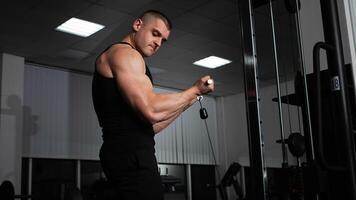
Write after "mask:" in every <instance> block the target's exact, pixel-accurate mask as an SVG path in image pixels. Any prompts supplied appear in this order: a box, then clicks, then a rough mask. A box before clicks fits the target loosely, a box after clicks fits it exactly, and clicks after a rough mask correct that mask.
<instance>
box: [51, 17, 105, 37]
mask: <svg viewBox="0 0 356 200" xmlns="http://www.w3.org/2000/svg"><path fill="white" fill-rule="evenodd" d="M104 27H105V26H103V25H100V24H96V23H93V22H89V21H86V20H82V19H78V18H75V17H72V18H70V19H69V20H68V21H66V22H64V23H63V24H61V25H60V26H58V27H57V28H56V30H58V31H62V32H65V33H70V34H74V35H78V36H81V37H88V36H90V35H92V34H94V33H96V32H98V31H99V30H101V29H103V28H104Z"/></svg>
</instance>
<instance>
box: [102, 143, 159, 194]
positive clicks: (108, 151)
mask: <svg viewBox="0 0 356 200" xmlns="http://www.w3.org/2000/svg"><path fill="white" fill-rule="evenodd" d="M100 161H101V165H102V167H103V170H104V173H105V175H106V177H107V179H108V181H109V183H110V185H111V188H112V189H114V190H115V199H117V200H142V199H147V200H163V199H164V198H163V188H162V183H161V178H160V175H159V173H158V167H157V161H156V157H155V155H154V149H153V147H152V148H140V149H134V150H127V149H120V148H118V146H117V144H116V145H115V144H109V143H106V142H104V144H103V146H102V147H101V149H100Z"/></svg>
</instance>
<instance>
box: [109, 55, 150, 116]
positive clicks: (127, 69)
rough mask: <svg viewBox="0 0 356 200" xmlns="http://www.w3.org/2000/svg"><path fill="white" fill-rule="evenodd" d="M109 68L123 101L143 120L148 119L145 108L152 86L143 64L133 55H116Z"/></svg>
mask: <svg viewBox="0 0 356 200" xmlns="http://www.w3.org/2000/svg"><path fill="white" fill-rule="evenodd" d="M131 54H132V53H131ZM127 57H129V58H131V59H127ZM125 58H126V59H125ZM110 67H111V69H112V72H113V75H114V78H115V81H116V84H117V87H118V89H119V91H120V92H121V94H122V96H123V97H124V98H125V100H126V101H127V102H128V103H129V105H130V106H131V107H132V108H133V109H134V110H136V111H137V112H138V113H139V114H141V115H142V116H143V117H144V118H146V119H147V118H149V116H148V112H149V110H147V108H148V104H149V101H150V100H149V99H150V96H152V95H153V86H152V83H151V81H150V79H149V78H148V76H146V74H145V65H144V62H143V61H142V60H141V59H140V58H139V57H138V58H135V55H130V54H129V55H126V56H125V57H123V56H122V55H120V54H118V55H116V56H112V60H111V62H110ZM148 120H149V119H148Z"/></svg>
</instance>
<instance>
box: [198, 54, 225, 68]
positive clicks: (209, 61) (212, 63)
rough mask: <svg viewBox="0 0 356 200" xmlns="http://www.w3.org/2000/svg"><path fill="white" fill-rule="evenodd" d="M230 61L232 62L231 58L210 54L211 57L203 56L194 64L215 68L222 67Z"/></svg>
mask: <svg viewBox="0 0 356 200" xmlns="http://www.w3.org/2000/svg"><path fill="white" fill-rule="evenodd" d="M229 63H231V61H230V60H227V59H224V58H220V57H217V56H209V57H206V58H203V59H201V60H198V61H195V62H194V63H193V64H194V65H198V66H201V67H206V68H210V69H215V68H218V67H221V66H223V65H226V64H229Z"/></svg>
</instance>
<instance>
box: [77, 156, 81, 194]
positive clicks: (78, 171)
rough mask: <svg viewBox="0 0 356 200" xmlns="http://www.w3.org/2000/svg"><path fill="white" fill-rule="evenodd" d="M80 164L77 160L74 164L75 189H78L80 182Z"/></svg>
mask: <svg viewBox="0 0 356 200" xmlns="http://www.w3.org/2000/svg"><path fill="white" fill-rule="evenodd" d="M80 165H81V163H80V160H77V162H76V174H77V176H76V185H77V188H78V189H80V182H81V180H80V179H81V174H80V173H81V167H80Z"/></svg>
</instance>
